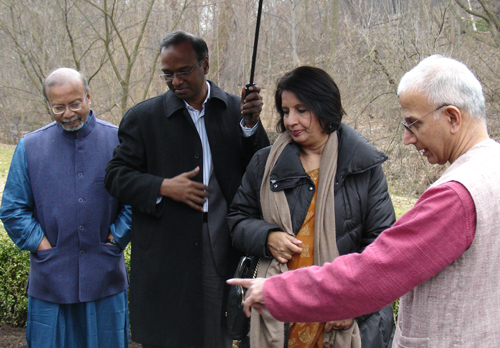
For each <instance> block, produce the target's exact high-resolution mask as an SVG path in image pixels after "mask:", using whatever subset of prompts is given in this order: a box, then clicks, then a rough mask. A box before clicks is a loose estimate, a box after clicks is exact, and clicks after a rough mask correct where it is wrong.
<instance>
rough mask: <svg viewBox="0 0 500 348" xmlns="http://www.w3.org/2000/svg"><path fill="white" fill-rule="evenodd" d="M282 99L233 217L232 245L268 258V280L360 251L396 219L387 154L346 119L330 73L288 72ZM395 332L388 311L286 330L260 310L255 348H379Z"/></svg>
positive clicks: (263, 264)
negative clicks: (273, 134)
mask: <svg viewBox="0 0 500 348" xmlns="http://www.w3.org/2000/svg"><path fill="white" fill-rule="evenodd" d="M275 102H276V108H277V110H278V113H279V114H280V119H279V121H278V124H277V130H278V131H279V132H280V133H281V135H280V136H279V137H278V139H277V140H276V142H275V144H274V145H273V147H272V148H271V147H268V148H265V149H262V150H260V151H259V152H257V153H256V154H255V155H254V157H253V159H252V161H251V162H250V164H249V165H248V168H247V171H246V174H245V176H244V177H243V181H242V184H241V187H240V188H239V190H238V192H237V194H236V196H235V198H234V200H233V203H232V205H231V210H230V214H229V216H228V221H229V225H230V228H231V233H232V238H233V246H234V247H235V248H237V249H239V250H240V251H242V252H244V253H245V254H247V255H254V256H258V257H260V259H261V261H260V264H259V269H258V276H264V277H266V276H271V275H273V274H276V273H280V272H283V271H286V270H287V269H295V268H298V267H306V266H311V265H313V264H316V265H322V264H323V263H324V262H331V261H332V260H333V258H335V257H336V256H338V255H343V254H347V253H352V252H361V251H363V249H364V248H365V247H366V246H367V245H368V244H370V243H371V242H373V241H374V240H375V238H376V237H377V236H378V235H379V234H380V233H381V232H382V231H384V230H385V229H387V228H389V227H390V226H391V225H392V224H393V223H394V221H395V215H394V208H393V206H392V202H391V199H390V197H389V194H388V192H387V183H386V179H385V175H384V173H383V171H382V167H381V166H382V163H383V162H385V161H386V160H387V157H386V156H385V155H384V154H383V153H381V152H379V151H377V150H376V149H375V148H374V147H373V145H371V144H370V143H369V142H368V141H367V140H366V139H365V138H364V137H363V136H362V135H361V134H359V133H358V132H356V131H355V130H353V129H352V128H351V127H349V126H347V125H345V124H343V123H341V120H342V116H343V115H344V110H343V108H342V104H341V98H340V93H339V90H338V87H337V85H336V84H335V82H334V81H333V79H332V78H331V77H330V76H329V75H328V74H327V73H326V72H325V71H323V70H321V69H318V68H313V67H306V66H304V67H299V68H297V69H295V70H293V71H291V72H289V73H287V74H285V75H284V76H283V77H282V78H281V80H280V81H279V82H278V86H277V90H276V94H275ZM393 328H394V322H393V317H392V308H391V307H390V306H388V307H386V308H384V309H382V310H381V311H379V312H376V313H373V314H371V315H366V316H363V317H360V318H355V319H353V318H351V319H348V318H346V320H342V321H335V322H328V323H286V324H284V325H283V324H282V323H281V324H280V323H278V322H277V321H275V320H274V319H273V318H272V317H270V315H269V314H267V315H266V314H264V315H260V314H258V313H257V312H256V311H253V312H252V319H251V332H250V341H251V346H252V348H253V347H259V348H262V347H299V348H300V347H330V346H331V347H339V348H342V347H346V348H347V347H349V348H350V347H351V346H352V347H361V343H360V342H362V347H363V348H377V347H387V346H388V344H389V341H390V337H391V334H392V330H393ZM281 336H282V337H281ZM340 341H343V342H345V343H343V344H341V345H336V346H334V345H331V344H333V343H332V342H337V344H338V342H340Z"/></svg>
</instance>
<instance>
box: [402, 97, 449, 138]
mask: <svg viewBox="0 0 500 348" xmlns="http://www.w3.org/2000/svg"><path fill="white" fill-rule="evenodd" d="M450 105H451V104H446V103H445V104H443V105H441V106H438V107H437V108H435V109H434V110H432V111H431V112H429V113H427V114H425V115H424V116H422V117H420V118H419V119H417V120H415V121H413V122H412V123H410V124H408V123H406V118H409V117H411V116H405V117H404V118H405V120H404V121H403V127H405V129H406V130H407V131H408V132H410V133H411V134H414V133H413V131H412V130H411V127H412V126H413V125H414V124H415V123H417V122H418V121H420V120H421V119H423V118H424V117H425V116H428V115H430V114H432V113H433V112H436V111H438V110H439V109H441V108H444V107H445V106H450Z"/></svg>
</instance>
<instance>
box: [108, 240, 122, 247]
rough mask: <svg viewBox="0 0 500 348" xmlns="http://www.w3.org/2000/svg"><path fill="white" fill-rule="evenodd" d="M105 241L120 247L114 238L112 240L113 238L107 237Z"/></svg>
mask: <svg viewBox="0 0 500 348" xmlns="http://www.w3.org/2000/svg"><path fill="white" fill-rule="evenodd" d="M106 243H109V244H113V245H116V246H117V247H118V248H120V249H121V247H120V245H119V244H118V243H117V242H116V240H114V239H112V238H108V239H106Z"/></svg>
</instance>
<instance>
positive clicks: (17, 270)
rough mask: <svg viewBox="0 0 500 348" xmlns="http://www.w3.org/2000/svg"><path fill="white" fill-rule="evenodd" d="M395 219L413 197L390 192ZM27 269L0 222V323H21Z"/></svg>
mask: <svg viewBox="0 0 500 348" xmlns="http://www.w3.org/2000/svg"><path fill="white" fill-rule="evenodd" d="M14 149H15V146H13V145H3V144H0V198H1V194H2V193H3V188H4V185H5V181H6V180H7V175H8V171H9V167H10V161H11V159H12V154H13V153H14ZM391 198H392V201H393V204H394V208H395V211H396V218H399V217H401V215H403V214H404V213H405V212H407V211H408V210H409V209H410V208H411V207H412V206H413V204H415V201H416V200H415V199H412V198H408V197H403V196H398V195H397V194H394V193H391ZM125 259H126V263H127V266H129V263H130V245H129V246H128V247H127V249H126V250H125ZM28 269H29V258H28V253H26V252H22V253H21V252H20V251H19V250H18V249H17V247H16V246H14V244H13V243H12V241H11V240H10V238H9V237H8V236H7V233H6V232H5V230H4V228H3V225H2V224H1V222H0V322H6V323H9V324H12V325H15V326H23V325H24V323H25V318H26V316H25V313H26V308H27V303H26V302H27V299H26V295H25V292H24V286H25V285H26V279H27V274H28ZM395 306H396V308H395V312H397V302H396V303H395Z"/></svg>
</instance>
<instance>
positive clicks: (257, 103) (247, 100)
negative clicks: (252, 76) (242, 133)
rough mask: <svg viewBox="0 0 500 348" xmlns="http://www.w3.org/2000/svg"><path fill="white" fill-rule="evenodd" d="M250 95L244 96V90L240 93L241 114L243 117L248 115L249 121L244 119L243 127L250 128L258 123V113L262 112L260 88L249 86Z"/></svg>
mask: <svg viewBox="0 0 500 348" xmlns="http://www.w3.org/2000/svg"><path fill="white" fill-rule="evenodd" d="M249 90H250V93H249V94H248V95H245V88H243V90H242V91H241V114H242V115H243V116H245V115H250V116H252V118H251V119H249V120H247V119H246V118H244V122H245V125H246V126H247V127H248V128H252V127H253V126H255V124H256V123H257V122H258V121H259V117H260V113H261V112H262V105H263V102H262V97H261V96H260V94H259V92H260V87H258V86H250V87H249Z"/></svg>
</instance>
